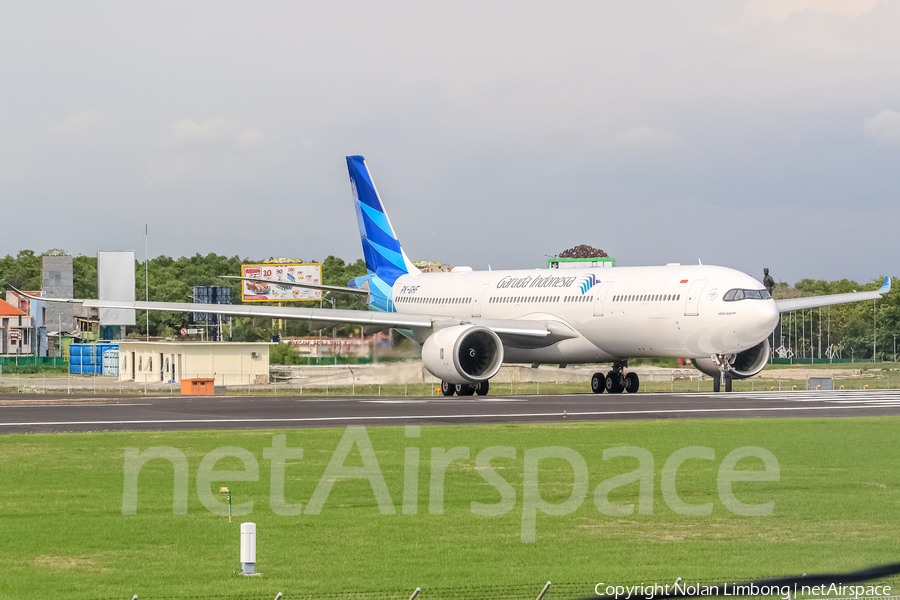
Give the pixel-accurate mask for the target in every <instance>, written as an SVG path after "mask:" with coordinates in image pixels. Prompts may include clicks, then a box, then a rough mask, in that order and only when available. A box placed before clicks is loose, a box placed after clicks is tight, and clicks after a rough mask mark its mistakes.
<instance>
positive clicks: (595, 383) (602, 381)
mask: <svg viewBox="0 0 900 600" xmlns="http://www.w3.org/2000/svg"><path fill="white" fill-rule="evenodd" d="M605 389H606V376H605V375H604V374H603V373H594V376H593V377H591V391H592V392H594V393H595V394H602V393H603V391H604V390H605Z"/></svg>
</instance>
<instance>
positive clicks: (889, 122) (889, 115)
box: [863, 109, 900, 146]
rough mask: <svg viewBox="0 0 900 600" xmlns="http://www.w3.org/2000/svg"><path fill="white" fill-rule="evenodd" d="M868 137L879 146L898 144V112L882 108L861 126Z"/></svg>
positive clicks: (899, 138)
mask: <svg viewBox="0 0 900 600" xmlns="http://www.w3.org/2000/svg"><path fill="white" fill-rule="evenodd" d="M863 129H865V131H866V134H868V135H869V137H873V138H875V141H876V142H878V144H879V145H881V146H900V112H897V111H896V110H887V109H885V110H882V111H880V112H879V113H878V114H877V115H875V116H874V117H872V118H871V119H866V122H865V125H864V126H863Z"/></svg>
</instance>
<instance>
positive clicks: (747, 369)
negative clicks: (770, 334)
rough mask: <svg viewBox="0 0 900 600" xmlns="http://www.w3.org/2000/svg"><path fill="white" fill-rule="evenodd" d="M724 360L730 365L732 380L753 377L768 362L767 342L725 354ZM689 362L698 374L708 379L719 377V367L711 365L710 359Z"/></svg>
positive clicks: (697, 359) (696, 359)
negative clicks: (707, 376) (735, 352)
mask: <svg viewBox="0 0 900 600" xmlns="http://www.w3.org/2000/svg"><path fill="white" fill-rule="evenodd" d="M725 359H726V360H727V361H728V363H729V364H730V365H731V369H730V370H729V371H728V372H729V373H731V376H732V377H733V378H734V379H747V378H748V377H753V376H754V375H756V374H758V373H759V372H760V371H762V370H763V368H764V367H765V366H766V362H767V361H768V360H769V340H768V339H765V340H763V341H762V342H761V343H759V344H757V345H756V346H753V347H752V348H750V349H748V350H744V351H743V352H739V353H737V354H726V355H725ZM691 362H693V363H694V366H696V367H697V369H698V370H699V371H700V372H702V373H705V374H707V375H709V376H710V377H718V376H719V367H717V366H716V365H715V364H713V361H712V359H711V358H709V357H707V358H695V359H693V360H692V361H691Z"/></svg>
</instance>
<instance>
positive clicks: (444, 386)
mask: <svg viewBox="0 0 900 600" xmlns="http://www.w3.org/2000/svg"><path fill="white" fill-rule="evenodd" d="M454 392H456V386H455V385H453V384H452V383H447V382H446V381H442V382H441V393H442V394H444V395H445V396H452V395H453V394H454Z"/></svg>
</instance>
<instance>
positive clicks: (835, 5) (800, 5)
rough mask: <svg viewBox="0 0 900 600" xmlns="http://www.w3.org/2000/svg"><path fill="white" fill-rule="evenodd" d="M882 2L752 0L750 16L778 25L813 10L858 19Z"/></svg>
mask: <svg viewBox="0 0 900 600" xmlns="http://www.w3.org/2000/svg"><path fill="white" fill-rule="evenodd" d="M881 2H882V0H750V1H749V2H748V3H747V4H746V12H747V14H748V15H750V16H751V17H753V18H754V19H757V20H760V21H761V20H764V19H770V20H772V21H776V22H778V23H780V22H782V21H784V20H785V19H787V18H788V17H790V16H791V15H793V14H794V13H798V12H803V11H806V10H812V11H817V12H822V13H826V14H829V15H837V16H841V17H857V16H859V15H863V14H866V13H867V12H870V11H871V10H872V9H873V8H875V7H876V6H878V5H879V4H880V3H881Z"/></svg>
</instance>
